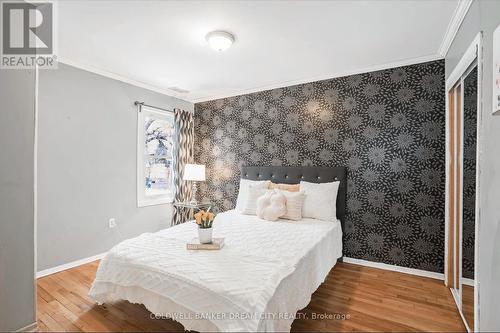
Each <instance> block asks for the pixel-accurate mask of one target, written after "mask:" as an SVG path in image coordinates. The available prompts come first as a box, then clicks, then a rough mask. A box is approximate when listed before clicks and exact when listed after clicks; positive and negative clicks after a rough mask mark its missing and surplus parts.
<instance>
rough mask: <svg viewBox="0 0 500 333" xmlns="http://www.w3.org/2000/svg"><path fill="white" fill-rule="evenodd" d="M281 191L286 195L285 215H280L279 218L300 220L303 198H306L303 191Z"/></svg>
mask: <svg viewBox="0 0 500 333" xmlns="http://www.w3.org/2000/svg"><path fill="white" fill-rule="evenodd" d="M281 193H282V194H283V195H284V196H285V197H286V213H285V215H283V216H281V218H282V219H288V220H296V221H297V220H301V219H302V206H303V205H304V200H305V198H306V195H305V193H304V192H303V191H301V192H288V191H281Z"/></svg>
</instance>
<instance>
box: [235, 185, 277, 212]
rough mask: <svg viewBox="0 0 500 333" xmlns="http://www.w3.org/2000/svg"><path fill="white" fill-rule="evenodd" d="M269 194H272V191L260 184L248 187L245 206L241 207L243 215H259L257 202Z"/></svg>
mask: <svg viewBox="0 0 500 333" xmlns="http://www.w3.org/2000/svg"><path fill="white" fill-rule="evenodd" d="M267 192H272V190H268V189H267V188H263V187H262V186H261V185H260V184H255V185H250V186H248V192H247V196H246V198H245V202H244V204H243V206H242V207H241V213H243V214H247V215H257V200H258V199H259V198H260V197H261V196H263V195H264V194H266V193H267Z"/></svg>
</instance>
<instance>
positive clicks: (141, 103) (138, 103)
mask: <svg viewBox="0 0 500 333" xmlns="http://www.w3.org/2000/svg"><path fill="white" fill-rule="evenodd" d="M134 105H136V106H139V105H140V106H147V107H150V108H153V109H158V110H162V111H166V112H172V113H174V111H173V110H168V109H164V108H159V107H157V106H154V105H149V104H146V103H144V102H139V101H135V102H134ZM139 111H140V109H139Z"/></svg>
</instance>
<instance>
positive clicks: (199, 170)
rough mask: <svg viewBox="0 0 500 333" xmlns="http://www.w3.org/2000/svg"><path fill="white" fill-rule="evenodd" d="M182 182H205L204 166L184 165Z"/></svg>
mask: <svg viewBox="0 0 500 333" xmlns="http://www.w3.org/2000/svg"><path fill="white" fill-rule="evenodd" d="M183 179H184V180H193V181H197V182H204V181H205V166H204V165H203V164H186V166H185V167H184V178H183Z"/></svg>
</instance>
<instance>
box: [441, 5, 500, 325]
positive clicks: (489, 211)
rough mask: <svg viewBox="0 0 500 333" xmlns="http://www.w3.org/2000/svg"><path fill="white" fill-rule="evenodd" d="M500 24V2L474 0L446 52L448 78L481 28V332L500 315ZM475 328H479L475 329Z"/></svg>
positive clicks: (497, 323) (494, 322)
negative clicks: (495, 96)
mask: <svg viewBox="0 0 500 333" xmlns="http://www.w3.org/2000/svg"><path fill="white" fill-rule="evenodd" d="M499 23H500V1H486V0H483V1H475V2H474V3H473V4H472V6H471V8H470V10H469V12H468V13H467V16H466V18H465V21H464V22H463V24H462V25H461V27H460V30H459V32H458V34H457V36H456V37H455V40H454V41H453V44H452V46H451V48H450V50H449V51H448V54H447V55H446V67H447V69H446V75H447V77H448V76H449V74H450V73H451V71H452V70H453V68H454V67H455V65H456V64H457V62H458V61H459V59H460V57H461V56H462V55H463V53H464V52H465V50H466V49H467V47H468V46H469V44H470V43H471V42H472V40H473V38H474V36H475V35H476V34H477V33H478V32H479V31H483V52H484V54H483V60H484V62H483V74H484V75H483V78H482V89H483V90H482V103H483V109H482V112H481V115H480V116H481V117H482V127H481V128H480V132H481V134H480V135H481V137H480V139H481V141H482V143H480V144H481V150H482V153H481V157H480V161H479V162H480V165H481V170H482V172H481V175H480V179H479V181H480V186H481V189H480V193H479V195H480V202H479V204H480V208H481V212H480V218H479V224H480V225H479V272H478V273H479V283H480V289H479V290H480V304H479V307H480V317H479V324H480V327H479V329H480V330H481V331H499V330H500V316H498V304H499V300H500V285H499V283H498V282H499V281H500V250H499V244H500V214H499V213H498V201H499V198H500V173H499V172H498V170H500V154H499V149H498V144H499V142H500V115H495V116H493V115H492V114H491V111H492V84H493V44H492V39H493V31H494V30H495V28H496V26H497V25H498V24H499ZM476 329H478V328H476Z"/></svg>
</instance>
